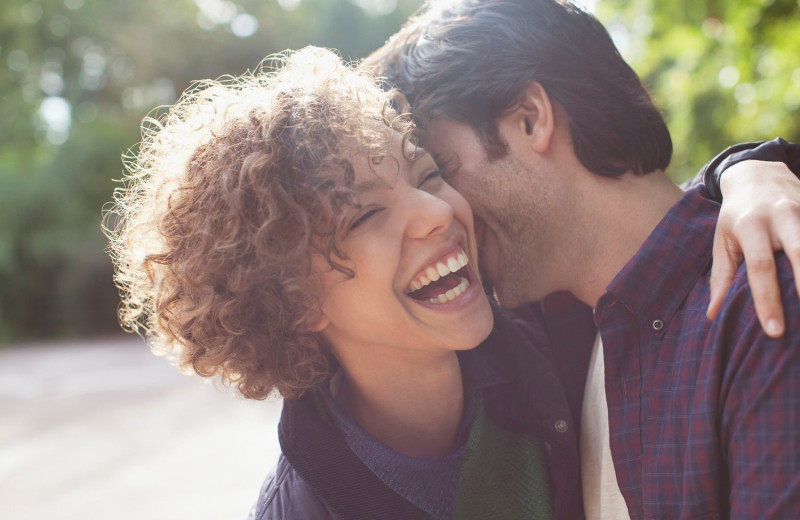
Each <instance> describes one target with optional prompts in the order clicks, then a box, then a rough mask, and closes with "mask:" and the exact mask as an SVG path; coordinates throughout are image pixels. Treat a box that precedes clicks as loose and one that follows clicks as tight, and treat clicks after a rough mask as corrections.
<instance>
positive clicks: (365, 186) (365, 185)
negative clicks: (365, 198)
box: [353, 176, 391, 193]
mask: <svg viewBox="0 0 800 520" xmlns="http://www.w3.org/2000/svg"><path fill="white" fill-rule="evenodd" d="M390 187H391V186H390V184H389V183H388V182H386V181H385V180H384V179H381V178H380V177H377V176H376V177H375V178H374V179H371V180H368V181H362V182H358V183H356V184H354V185H353V190H355V191H357V192H360V193H364V192H367V191H372V190H377V189H380V188H390Z"/></svg>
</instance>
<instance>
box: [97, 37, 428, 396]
mask: <svg viewBox="0 0 800 520" xmlns="http://www.w3.org/2000/svg"><path fill="white" fill-rule="evenodd" d="M398 99H402V98H401V97H400V96H399V95H398V94H397V93H395V92H391V91H389V92H387V91H384V89H382V88H381V85H380V82H379V81H377V80H376V79H375V78H373V77H371V76H370V75H368V74H367V73H365V72H363V71H359V70H358V69H356V68H354V67H352V66H349V65H346V64H344V63H342V61H341V59H340V58H339V57H338V56H337V55H336V54H334V53H333V52H331V51H329V50H326V49H320V48H313V47H308V48H306V49H303V50H301V51H298V52H289V51H287V52H285V53H282V54H280V55H276V56H271V57H269V58H267V59H266V60H265V61H264V62H263V63H262V65H261V66H260V67H259V69H257V71H256V72H254V73H247V74H245V75H242V76H239V77H223V78H220V79H218V80H216V81H202V82H198V83H196V84H194V85H193V86H192V88H190V89H189V90H187V91H186V92H184V94H183V95H182V97H181V98H180V100H178V102H177V103H175V105H173V106H171V107H169V108H168V109H167V110H166V111H164V110H162V115H161V116H158V115H157V114H155V115H151V116H149V117H148V118H145V120H144V122H143V124H142V141H141V143H139V145H138V148H137V149H135V150H132V151H131V152H129V153H128V154H126V155H125V157H124V161H125V165H126V169H127V174H126V176H125V179H124V181H123V182H124V186H123V187H122V188H118V189H117V190H116V192H115V195H114V201H113V203H111V206H110V207H109V208H107V209H106V211H105V215H104V217H105V220H104V229H105V232H106V234H107V236H108V237H109V239H110V247H109V252H110V254H111V257H112V259H113V261H114V264H115V281H116V283H117V286H118V287H119V289H120V293H121V298H122V303H121V306H120V311H119V317H120V321H121V323H122V326H123V327H124V328H125V329H127V330H131V331H136V332H140V333H144V334H146V335H147V337H148V340H149V342H150V344H151V348H152V349H153V350H154V352H156V353H159V354H169V355H173V357H174V358H176V361H177V362H178V363H179V365H180V366H181V367H182V368H184V369H187V368H191V369H193V370H194V371H195V372H196V373H198V374H199V375H201V376H213V375H219V376H221V378H222V380H223V381H224V382H225V383H226V384H235V385H236V387H237V388H238V390H239V391H240V392H241V393H242V394H243V395H244V396H246V397H249V398H254V399H264V398H265V397H267V396H268V395H269V394H270V393H271V392H272V391H273V390H277V391H278V392H279V393H280V394H281V395H282V396H284V397H289V398H292V397H298V396H299V395H301V394H302V393H303V392H304V391H305V390H307V389H309V388H311V387H314V386H315V385H317V384H319V383H321V382H322V381H324V380H325V378H326V377H327V376H328V370H329V363H330V360H329V358H328V354H327V353H326V350H325V349H324V347H323V345H322V344H321V338H320V337H319V336H318V335H317V334H315V333H313V332H311V331H310V330H308V328H307V326H306V324H307V323H309V320H311V319H312V318H313V316H314V315H315V313H317V312H319V301H318V300H319V294H318V293H319V289H318V287H317V284H315V281H314V277H313V273H312V268H311V265H312V260H311V259H312V255H313V254H314V253H319V254H322V255H323V257H324V258H325V259H326V260H327V262H328V264H329V265H330V266H331V268H333V269H337V270H339V271H342V272H343V273H346V274H348V275H350V276H352V275H353V273H352V271H350V270H349V269H348V268H347V267H346V266H345V265H344V263H342V262H340V261H337V259H344V258H346V256H345V255H344V254H343V252H342V251H340V250H339V249H338V248H337V245H336V242H337V240H336V239H337V236H338V234H339V232H340V231H341V227H342V223H341V221H342V218H343V217H342V213H343V210H344V209H345V208H346V207H349V206H356V207H357V206H358V200H357V198H356V197H355V195H354V193H353V191H352V190H350V189H349V188H348V187H349V186H350V185H351V184H352V180H353V167H352V165H350V163H349V162H348V160H347V157H350V156H351V155H352V152H353V150H354V149H355V150H357V151H358V150H362V151H366V152H368V153H370V154H374V155H380V154H383V153H385V150H386V148H387V146H388V144H389V139H390V136H389V134H390V132H387V131H386V129H387V127H388V128H391V129H394V130H397V131H399V132H401V133H402V134H403V135H404V136H409V135H410V132H411V130H412V126H411V123H410V121H409V118H407V117H405V116H403V115H400V114H399V113H398V111H397V110H396V109H395V107H396V106H397V104H396V102H397V100H398ZM376 122H377V123H378V124H376Z"/></svg>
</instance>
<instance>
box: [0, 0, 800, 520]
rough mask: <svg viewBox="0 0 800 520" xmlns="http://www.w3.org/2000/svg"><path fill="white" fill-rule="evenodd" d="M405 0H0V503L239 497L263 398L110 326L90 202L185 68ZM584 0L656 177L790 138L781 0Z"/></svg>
mask: <svg viewBox="0 0 800 520" xmlns="http://www.w3.org/2000/svg"><path fill="white" fill-rule="evenodd" d="M420 3H421V0H171V1H169V2H163V1H154V0H138V1H123V0H4V1H3V2H2V3H1V4H0V517H1V518H9V519H27V518H44V517H46V516H47V514H46V513H50V512H52V513H55V512H58V514H59V517H60V518H64V519H71V518H95V517H98V518H99V517H105V516H110V515H111V514H114V516H115V517H116V518H121V519H124V518H148V519H157V518H183V517H186V518H188V517H191V518H194V519H200V518H222V517H236V516H238V517H243V516H245V515H246V513H247V509H248V506H249V503H250V501H252V500H254V499H255V495H256V493H257V490H258V486H259V485H260V482H261V479H262V478H263V476H264V474H265V473H266V471H267V470H268V466H269V465H270V464H271V461H272V460H274V457H275V454H276V450H277V445H276V441H275V440H274V437H275V435H274V425H275V421H276V420H277V414H278V412H279V409H280V403H279V402H275V401H269V402H266V403H247V402H244V401H242V400H237V399H236V398H235V397H232V396H230V395H226V394H225V392H223V391H220V390H219V389H216V388H215V387H213V386H212V385H208V384H205V385H204V384H201V383H200V382H199V381H197V379H196V378H183V377H180V376H179V375H178V374H177V373H176V372H175V371H174V370H173V369H172V368H171V367H169V366H168V364H167V363H166V362H165V361H164V360H162V359H156V358H154V357H153V356H152V355H150V354H149V352H148V351H147V349H146V348H145V347H144V345H143V342H142V340H141V339H139V338H136V337H133V338H131V337H122V335H121V333H119V331H118V326H117V322H116V316H115V312H116V305H117V293H116V290H115V289H114V287H113V285H112V282H111V276H112V268H111V264H110V262H109V260H108V258H107V256H106V254H105V252H104V247H105V239H104V237H103V235H102V233H101V232H100V211H101V207H102V206H103V205H104V204H105V203H106V202H107V201H109V200H110V199H111V197H112V192H113V189H114V187H115V181H114V179H119V178H120V177H121V176H122V170H123V167H122V163H121V160H120V156H121V155H122V153H124V152H125V150H127V149H128V148H130V147H132V146H134V145H135V143H136V142H137V141H138V140H139V131H138V125H139V122H140V121H141V119H142V118H143V117H144V116H145V115H146V114H147V112H149V111H150V109H152V108H153V107H155V106H157V105H163V104H169V103H172V102H173V101H175V100H176V98H177V96H178V95H179V94H180V92H181V91H182V90H183V89H185V88H186V87H187V86H189V84H190V83H191V81H192V80H195V79H202V78H211V77H218V76H220V75H222V74H240V73H242V72H244V71H245V70H247V69H253V68H255V67H256V66H257V65H258V63H259V61H260V60H261V59H262V58H263V57H265V56H266V55H268V54H270V53H273V52H277V51H280V50H283V49H286V48H298V47H302V46H304V45H307V44H315V45H322V46H326V47H333V48H336V49H338V50H339V51H340V52H341V54H342V55H343V56H344V57H345V58H347V59H358V58H361V57H364V56H366V55H367V54H368V53H369V52H370V51H372V50H373V49H375V48H376V47H378V46H379V45H380V44H381V43H382V42H383V41H385V39H386V38H387V37H388V36H389V35H390V34H391V33H392V32H394V31H395V30H397V29H398V28H399V27H400V25H401V24H402V22H403V21H404V20H405V19H406V18H407V17H408V15H409V14H411V13H412V12H413V11H414V10H415V9H416V8H417V7H418V6H419V4H420ZM583 4H584V5H585V6H586V7H587V8H588V9H590V10H592V11H593V12H595V13H596V14H597V15H598V17H599V18H600V19H601V20H602V21H603V22H604V23H605V24H606V26H607V27H608V28H609V31H610V32H611V34H612V36H613V38H614V40H615V41H616V42H617V45H618V47H619V48H620V50H621V52H622V54H623V55H624V56H625V57H626V58H627V59H628V60H629V62H630V63H631V64H632V65H633V67H634V69H636V70H637V71H638V72H639V74H640V76H642V77H643V78H644V80H645V83H646V84H647V86H648V87H649V88H650V89H651V91H652V92H653V93H654V96H655V97H656V100H657V103H658V104H659V106H660V107H661V108H662V109H663V110H664V113H665V114H666V117H667V120H668V123H669V126H670V129H671V131H672V135H673V139H674V141H675V150H676V151H675V156H674V159H673V162H672V167H671V175H672V176H673V178H674V179H676V180H684V179H686V178H688V177H690V176H692V175H694V173H695V172H696V171H697V170H698V169H699V168H700V167H701V166H702V165H703V164H704V163H705V162H706V161H707V160H708V159H709V158H710V157H711V156H712V155H714V154H716V153H717V152H719V151H720V150H722V149H723V148H725V147H726V146H728V145H730V144H733V143H735V142H739V141H747V140H758V139H770V138H772V137H774V136H777V135H780V136H782V137H785V138H787V139H790V140H794V141H797V140H800V110H798V109H800V0H726V1H721V0H717V1H710V0H709V1H699V0H675V1H672V2H656V1H655V0H637V1H633V2H631V1H627V0H592V1H588V0H587V1H584V2H583ZM212 504H213V506H212ZM202 511H205V513H203V512H202ZM126 515H127V516H126ZM203 515H205V516H203Z"/></svg>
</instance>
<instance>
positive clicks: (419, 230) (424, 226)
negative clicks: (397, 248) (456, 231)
mask: <svg viewBox="0 0 800 520" xmlns="http://www.w3.org/2000/svg"><path fill="white" fill-rule="evenodd" d="M452 222H453V206H451V205H450V203H448V202H447V201H445V200H443V199H440V198H439V197H436V196H435V195H431V194H430V193H426V192H424V191H417V192H416V193H415V194H414V201H413V204H412V208H411V212H410V221H409V224H408V235H409V236H410V237H412V238H428V237H431V236H435V235H437V234H439V233H442V232H444V231H445V230H447V229H449V228H450V225H451V224H452Z"/></svg>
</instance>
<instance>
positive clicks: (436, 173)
mask: <svg viewBox="0 0 800 520" xmlns="http://www.w3.org/2000/svg"><path fill="white" fill-rule="evenodd" d="M441 178H442V169H441V168H439V169H436V170H432V171H430V172H428V173H426V174H425V175H423V176H422V180H421V181H420V182H419V187H420V188H421V187H422V185H423V184H425V183H426V182H430V181H433V180H436V179H441Z"/></svg>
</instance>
